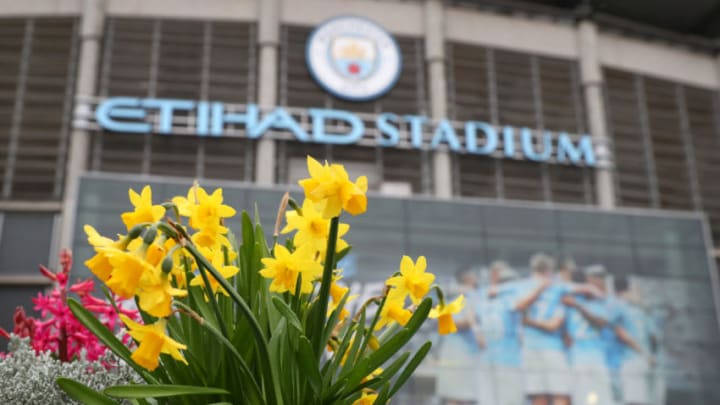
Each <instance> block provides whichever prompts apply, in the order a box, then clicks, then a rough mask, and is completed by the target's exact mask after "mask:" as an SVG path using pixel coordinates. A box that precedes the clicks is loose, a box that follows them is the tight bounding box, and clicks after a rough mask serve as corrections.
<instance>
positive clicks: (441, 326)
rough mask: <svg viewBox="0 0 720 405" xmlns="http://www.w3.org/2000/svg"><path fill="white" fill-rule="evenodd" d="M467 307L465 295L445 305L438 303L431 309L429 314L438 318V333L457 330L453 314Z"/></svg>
mask: <svg viewBox="0 0 720 405" xmlns="http://www.w3.org/2000/svg"><path fill="white" fill-rule="evenodd" d="M464 307H465V296H464V295H462V294H461V295H460V296H458V297H457V298H456V299H455V301H453V302H451V303H449V304H445V305H443V304H442V303H440V304H438V305H437V306H436V307H435V308H433V309H432V310H430V314H429V315H428V316H429V317H430V318H432V319H437V320H438V333H440V334H441V335H448V334H451V333H455V332H457V326H455V321H454V320H453V317H452V316H453V314H457V313H459V312H460V311H462V309H463V308H464Z"/></svg>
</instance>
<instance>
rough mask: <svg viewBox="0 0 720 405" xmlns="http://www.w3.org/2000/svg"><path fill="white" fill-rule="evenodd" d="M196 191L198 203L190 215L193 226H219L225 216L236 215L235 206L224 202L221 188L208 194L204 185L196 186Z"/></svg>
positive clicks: (199, 227) (202, 227)
mask: <svg viewBox="0 0 720 405" xmlns="http://www.w3.org/2000/svg"><path fill="white" fill-rule="evenodd" d="M195 192H196V193H197V195H196V197H197V205H195V206H194V207H192V213H191V215H190V226H191V227H193V228H195V229H204V228H206V227H212V226H218V224H220V221H221V220H223V219H224V218H230V217H232V216H233V215H235V209H234V208H233V207H231V206H229V205H224V204H223V195H222V189H221V188H217V189H215V191H213V193H212V194H210V195H208V193H207V192H206V191H205V190H204V189H203V188H202V187H196V188H195ZM226 231H227V230H226Z"/></svg>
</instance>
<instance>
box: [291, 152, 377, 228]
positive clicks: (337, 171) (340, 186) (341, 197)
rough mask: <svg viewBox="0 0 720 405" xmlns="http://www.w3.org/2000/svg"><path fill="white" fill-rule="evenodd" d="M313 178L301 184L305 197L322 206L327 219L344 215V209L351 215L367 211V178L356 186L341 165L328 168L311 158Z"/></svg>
mask: <svg viewBox="0 0 720 405" xmlns="http://www.w3.org/2000/svg"><path fill="white" fill-rule="evenodd" d="M307 165H308V172H309V174H310V177H309V178H306V179H303V180H300V181H299V184H300V186H301V187H302V188H303V190H304V191H305V198H307V199H309V200H311V201H312V202H313V203H314V204H316V205H317V206H318V209H319V210H320V211H321V212H322V216H323V217H324V218H328V219H329V218H333V217H337V216H339V215H340V212H341V211H342V210H343V209H344V210H345V211H347V212H348V213H349V214H351V215H358V214H362V213H363V212H365V211H366V209H367V197H366V195H365V193H366V192H367V187H368V183H367V177H365V176H360V177H358V178H357V180H356V181H355V182H354V183H353V182H352V181H350V178H349V176H348V174H347V171H345V167H344V166H343V165H339V164H333V165H328V163H327V162H325V164H324V165H322V164H320V162H318V161H317V160H315V159H313V158H312V157H310V156H308V158H307Z"/></svg>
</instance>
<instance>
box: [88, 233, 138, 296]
mask: <svg viewBox="0 0 720 405" xmlns="http://www.w3.org/2000/svg"><path fill="white" fill-rule="evenodd" d="M83 229H84V230H85V234H87V237H88V243H89V244H90V245H92V246H93V247H94V248H95V256H93V257H91V258H90V259H89V260H87V261H85V265H86V266H87V267H88V268H89V269H90V271H92V273H93V274H94V275H95V276H97V278H99V279H100V280H102V281H103V282H105V281H107V280H108V279H109V278H110V274H111V273H112V270H113V267H112V264H110V259H109V257H108V253H107V252H108V251H116V252H120V251H121V249H124V248H125V245H126V244H127V243H126V241H125V239H124V238H120V240H117V241H114V240H112V239H110V238H106V237H104V236H102V235H100V233H98V231H96V230H95V228H93V227H92V226H91V225H85V226H84V227H83Z"/></svg>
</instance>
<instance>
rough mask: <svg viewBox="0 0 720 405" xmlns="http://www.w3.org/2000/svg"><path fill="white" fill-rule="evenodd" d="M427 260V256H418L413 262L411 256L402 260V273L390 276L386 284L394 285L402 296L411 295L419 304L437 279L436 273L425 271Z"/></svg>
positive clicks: (415, 302) (413, 300) (414, 301)
mask: <svg viewBox="0 0 720 405" xmlns="http://www.w3.org/2000/svg"><path fill="white" fill-rule="evenodd" d="M425 269H427V261H426V260H425V256H420V257H418V259H417V261H416V262H415V263H413V261H412V259H411V258H410V257H409V256H403V258H402V259H401V260H400V275H398V276H394V277H390V278H389V279H388V280H387V281H386V282H385V284H386V285H388V286H392V287H394V288H395V290H396V291H397V292H398V294H400V295H402V296H410V299H411V300H412V302H413V304H415V305H417V304H419V303H420V301H422V299H423V298H424V297H425V296H426V295H427V293H428V292H429V291H430V286H431V285H432V283H433V281H435V275H434V274H432V273H428V272H425Z"/></svg>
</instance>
